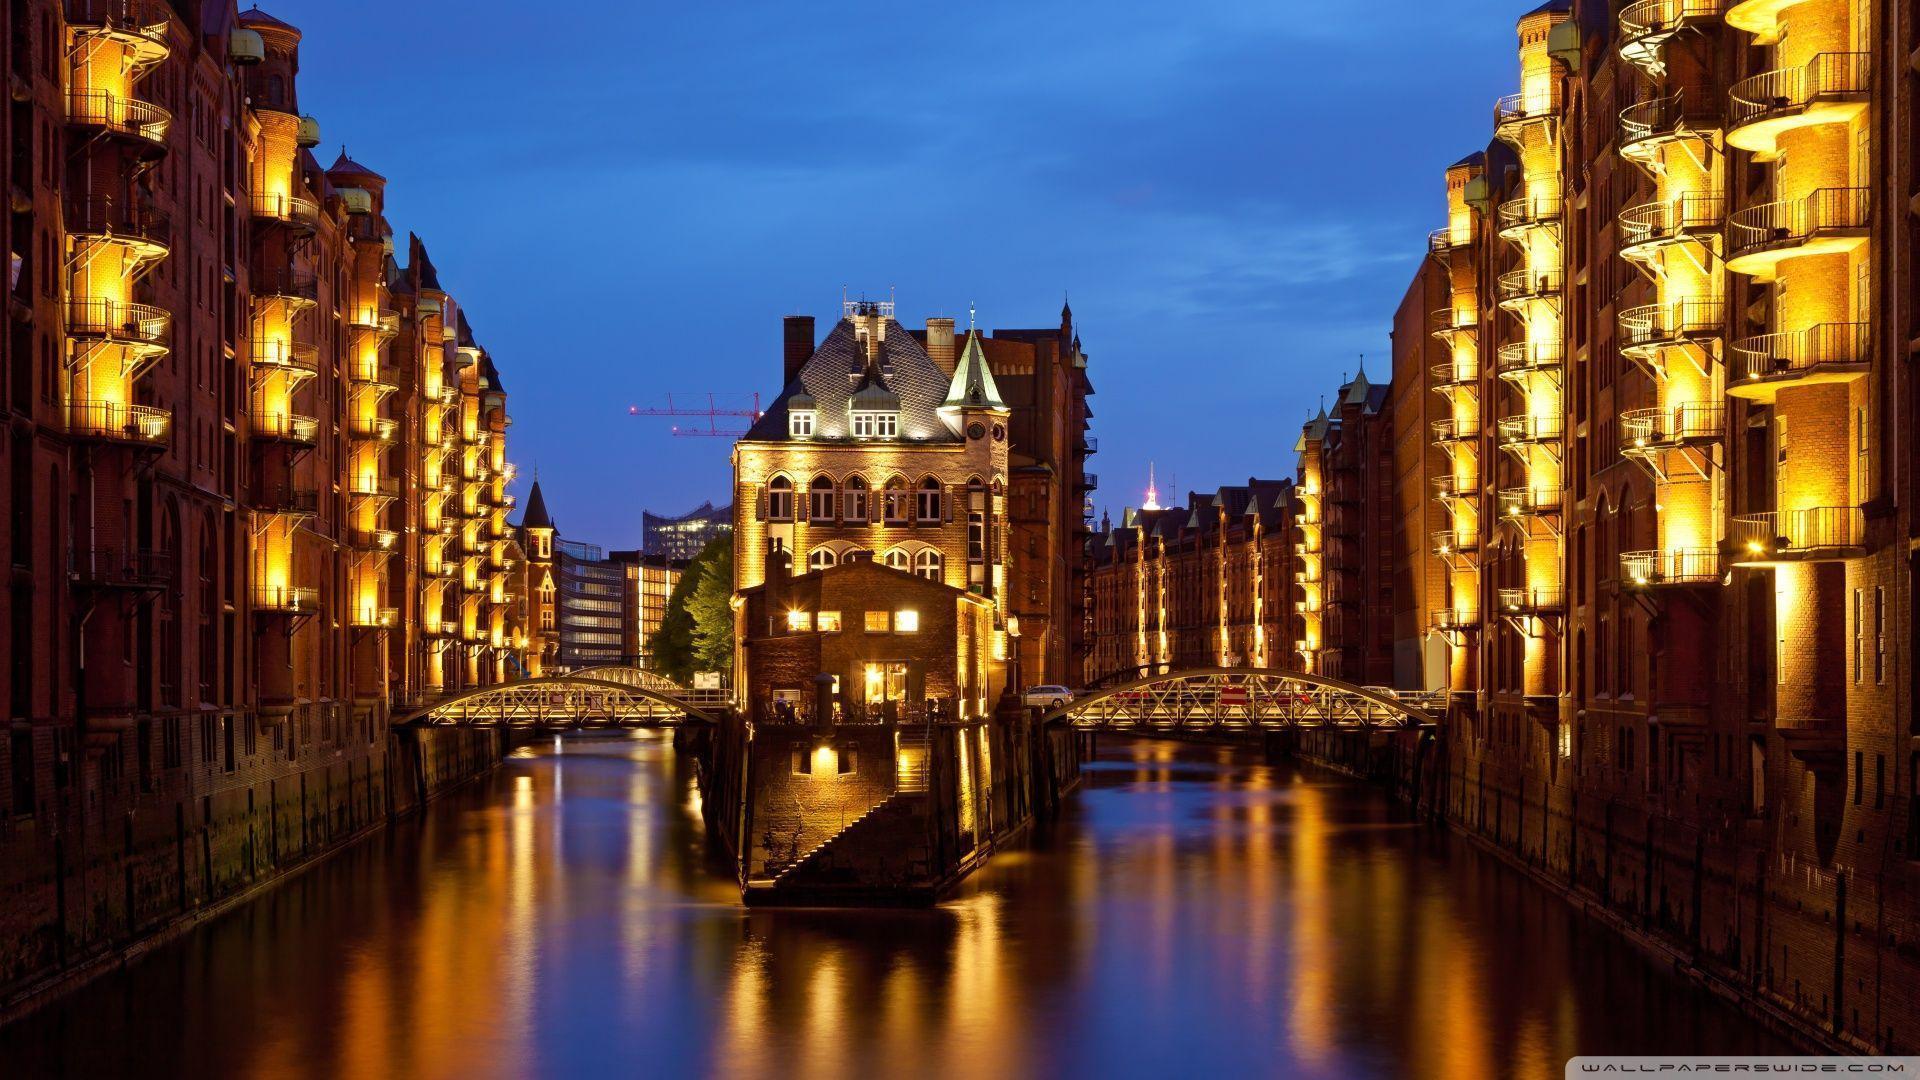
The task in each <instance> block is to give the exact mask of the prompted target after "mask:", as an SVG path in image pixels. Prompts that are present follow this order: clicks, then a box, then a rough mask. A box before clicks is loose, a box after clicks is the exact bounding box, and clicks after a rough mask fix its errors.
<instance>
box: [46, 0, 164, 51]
mask: <svg viewBox="0 0 1920 1080" xmlns="http://www.w3.org/2000/svg"><path fill="white" fill-rule="evenodd" d="M65 7H66V11H65V16H66V20H67V26H68V27H69V28H70V29H71V30H72V31H73V36H74V37H75V38H78V39H80V40H83V41H98V40H102V39H104V40H106V41H110V42H112V43H113V44H114V45H115V46H116V47H117V48H118V49H119V50H120V51H121V53H122V54H123V55H124V59H125V62H126V63H127V64H128V65H129V66H130V67H133V68H145V67H148V66H150V65H152V64H157V63H159V62H160V61H162V60H165V59H166V58H167V56H168V54H169V53H171V52H172V51H173V50H172V48H171V47H170V46H169V45H168V44H167V27H168V25H169V23H170V21H171V20H170V19H169V18H168V13H167V5H166V4H165V3H163V2H162V0H67V2H66V5H65Z"/></svg>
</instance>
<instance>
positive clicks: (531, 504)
mask: <svg viewBox="0 0 1920 1080" xmlns="http://www.w3.org/2000/svg"><path fill="white" fill-rule="evenodd" d="M520 527H521V528H523V529H551V528H553V516H552V515H551V514H549V513H547V498H546V496H545V495H543V494H541V493H540V481H538V480H535V481H534V482H533V487H532V488H530V489H528V491H527V512H526V515H525V516H523V517H522V518H521V519H520Z"/></svg>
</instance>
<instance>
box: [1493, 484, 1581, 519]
mask: <svg viewBox="0 0 1920 1080" xmlns="http://www.w3.org/2000/svg"><path fill="white" fill-rule="evenodd" d="M1564 498H1565V492H1564V491H1562V490H1561V489H1560V488H1558V487H1514V488H1501V489H1500V494H1499V503H1500V516H1501V517H1531V516H1535V515H1539V514H1558V513H1559V512H1560V504H1561V502H1562V501H1563V500H1564Z"/></svg>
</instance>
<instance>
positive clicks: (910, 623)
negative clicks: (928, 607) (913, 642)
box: [893, 610, 920, 634]
mask: <svg viewBox="0 0 1920 1080" xmlns="http://www.w3.org/2000/svg"><path fill="white" fill-rule="evenodd" d="M893 629H894V632H895V633H899V634H915V633H919V632H920V613H919V612H917V611H912V610H905V611H896V612H894V613H893Z"/></svg>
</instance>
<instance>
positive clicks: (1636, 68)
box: [1086, 0, 1920, 1049]
mask: <svg viewBox="0 0 1920 1080" xmlns="http://www.w3.org/2000/svg"><path fill="white" fill-rule="evenodd" d="M1875 25H1876V24H1875V23H1873V22H1872V21H1871V20H1870V19H1869V18H1868V17H1867V15H1866V14H1865V7H1864V5H1850V4H1848V3H1845V2H1844V0H1831V2H1829V0H1799V2H1789V3H1778V2H1773V0H1740V2H1735V3H1729V4H1720V3H1716V2H1709V0H1645V2H1641V3H1633V4H1628V5H1625V6H1624V7H1622V8H1621V10H1620V11H1619V12H1618V13H1617V15H1616V14H1610V13H1609V11H1608V10H1607V5H1604V4H1585V3H1573V4H1568V3H1563V2H1557V3H1550V4H1548V5H1546V6H1544V7H1541V8H1539V9H1537V10H1535V11H1533V12H1531V13H1529V14H1527V15H1526V16H1525V17H1524V18H1522V19H1521V20H1520V22H1519V25H1518V45H1519V48H1518V61H1519V64H1518V79H1519V92H1518V93H1517V94H1515V95H1513V96H1511V97H1507V98H1503V99H1501V100H1500V102H1499V103H1498V104H1497V106H1496V108H1495V110H1494V114H1493V123H1492V131H1491V134H1492V136H1493V138H1492V140H1491V141H1490V142H1489V143H1488V145H1487V146H1486V147H1485V148H1483V149H1478V150H1475V151H1474V152H1473V153H1471V154H1469V155H1467V156H1466V157H1464V158H1462V159H1461V160H1460V161H1459V162H1457V163H1456V164H1454V165H1452V166H1451V167H1449V168H1448V169H1446V170H1445V173H1444V188H1443V189H1442V190H1443V191H1444V203H1442V204H1441V210H1442V211H1443V213H1444V220H1445V225H1444V226H1443V227H1442V228H1440V229H1438V230H1436V231H1435V232H1434V233H1433V234H1432V236H1431V237H1430V238H1429V240H1428V250H1429V254H1430V256H1431V258H1430V259H1429V260H1428V261H1427V262H1426V263H1425V264H1424V265H1423V266H1422V268H1421V269H1420V271H1419V272H1418V274H1417V275H1416V276H1415V278H1414V281H1413V282H1412V284H1411V285H1410V287H1409V288H1408V290H1407V294H1406V298H1405V300H1404V301H1403V303H1402V305H1401V307H1400V310H1399V311H1398V313H1397V314H1396V315H1395V318H1394V320H1393V352H1394V365H1393V373H1392V384H1391V391H1390V393H1388V394H1387V395H1385V397H1384V399H1380V395H1377V394H1367V395H1366V396H1365V400H1366V401H1367V402H1368V403H1369V404H1368V407H1367V408H1362V409H1355V408H1353V404H1352V403H1353V402H1355V401H1356V399H1357V397H1358V396H1359V395H1357V394H1356V393H1354V386H1359V385H1361V381H1360V380H1356V381H1355V383H1354V384H1352V385H1350V386H1345V387H1342V388H1341V390H1340V398H1339V401H1340V403H1341V404H1340V407H1339V408H1338V409H1336V410H1334V411H1331V412H1328V411H1323V412H1322V413H1321V414H1320V415H1319V416H1316V417H1315V418H1314V419H1313V420H1311V421H1310V422H1309V423H1308V424H1307V425H1306V426H1305V428H1304V430H1303V434H1302V437H1301V440H1300V442H1299V444H1298V445H1297V448H1296V449H1297V452H1298V461H1299V463H1298V467H1297V471H1296V474H1295V476H1294V477H1293V478H1292V479H1291V480H1290V481H1279V482H1271V483H1269V482H1262V481H1252V482H1250V484H1249V485H1248V486H1246V487H1229V488H1221V489H1219V490H1218V491H1217V492H1214V493H1211V494H1195V495H1189V496H1187V499H1186V502H1185V504H1184V505H1175V506H1173V507H1170V508H1168V509H1166V510H1159V509H1140V510H1128V511H1126V512H1125V515H1124V518H1123V520H1122V521H1121V522H1120V523H1118V524H1117V525H1115V526H1113V527H1112V528H1110V529H1108V530H1106V531H1104V533H1103V534H1102V535H1101V536H1100V537H1097V538H1096V540H1095V543H1094V546H1093V556H1094V559H1095V570H1094V575H1093V580H1094V596H1095V603H1094V610H1093V619H1094V624H1095V627H1096V636H1095V640H1094V642H1093V645H1092V648H1091V650H1090V652H1089V662H1088V665H1087V668H1086V676H1087V678H1088V679H1089V680H1092V681H1099V680H1103V679H1105V680H1111V679H1113V678H1115V677H1122V676H1126V675H1130V674H1132V673H1136V672H1141V671H1155V670H1163V671H1164V670H1178V669H1180V668H1183V667H1194V666H1200V665H1219V666H1235V665H1239V664H1245V665H1251V666H1272V667H1280V668H1289V669H1293V670H1300V671H1311V672H1318V673H1321V674H1327V675H1334V676H1337V677H1340V678H1343V679H1346V680H1348V681H1352V682H1358V683H1380V684H1383V685H1384V684H1391V685H1394V686H1398V687H1401V688H1403V689H1407V690H1425V691H1432V692H1436V693H1443V694H1444V696H1445V706H1444V720H1443V722H1442V724H1441V725H1440V732H1439V734H1440V738H1439V740H1438V742H1437V751H1436V752H1437V756H1436V757H1435V758H1434V759H1433V762H1432V765H1433V767H1436V768H1438V769H1440V770H1442V772H1443V774H1444V777H1445V780H1444V794H1443V795H1442V796H1441V798H1440V800H1439V801H1440V803H1441V804H1442V805H1441V809H1442V810H1443V812H1444V813H1445V814H1446V815H1447V816H1449V817H1451V818H1452V819H1453V820H1454V821H1455V822H1456V823H1458V824H1460V825H1462V826H1464V827H1466V828H1468V829H1471V830H1473V831H1474V832H1476V833H1478V834H1480V835H1482V836H1484V837H1485V838H1486V839H1487V840H1488V841H1489V842H1491V843H1493V844H1496V845H1498V846H1499V847H1501V848H1503V849H1506V850H1507V851H1510V852H1511V853H1513V854H1514V855H1516V856H1518V857H1520V858H1522V859H1524V860H1526V862H1527V863H1528V864H1529V865H1531V866H1534V867H1537V868H1539V871H1540V872H1541V873H1544V874H1546V875H1547V876H1549V877H1550V878H1552V879H1553V880H1554V881H1556V882H1558V883H1560V884H1562V885H1564V886H1569V887H1571V888H1574V889H1576V890H1578V891H1579V892H1580V893H1581V894H1582V895H1585V896H1589V897H1591V898H1592V899H1593V900H1594V901H1595V902H1597V903H1599V904H1601V905H1603V906H1604V907H1605V908H1606V909H1607V910H1609V911H1610V912H1611V913H1612V915H1613V916H1614V917H1617V918H1618V919H1619V920H1621V922H1622V923H1623V924H1624V925H1627V926H1629V927H1631V928H1632V929H1633V930H1634V932H1636V933H1638V934H1640V935H1643V936H1644V937H1646V938H1647V939H1649V940H1651V941H1652V942H1654V943H1656V944H1657V945H1658V946H1659V947H1660V948H1664V949H1671V950H1676V951H1678V952H1680V953H1683V954H1685V955H1688V956H1691V957H1692V958H1693V961H1694V962H1695V963H1697V964H1699V965H1701V966H1702V968H1703V969H1704V970H1706V971H1708V972H1710V973H1711V974H1712V977H1714V978H1716V979H1719V980H1724V981H1725V982H1726V984H1728V985H1732V986H1737V987H1739V988H1740V992H1741V993H1743V994H1745V995H1747V996H1748V998H1749V999H1750V1000H1751V1001H1753V1002H1754V1003H1755V1004H1756V1005H1757V1006H1759V1007H1761V1008H1763V1009H1766V1010H1769V1011H1770V1012H1773V1013H1775V1014H1777V1015H1778V1016H1780V1017H1783V1018H1785V1019H1786V1022H1789V1023H1793V1024H1800V1025H1805V1026H1807V1027H1809V1028H1816V1029H1820V1030H1822V1031H1823V1032H1824V1033H1826V1034H1827V1035H1828V1036H1830V1037H1834V1038H1837V1039H1840V1040H1842V1041H1844V1042H1846V1043H1849V1044H1852V1045H1859V1046H1878V1047H1893V1046H1896V1045H1897V1046H1902V1047H1905V1048H1907V1049H1911V1047H1912V1045H1913V1043H1912V1038H1911V1033H1912V1032H1913V1031H1914V1030H1916V1024H1920V1017H1917V1016H1916V1015H1915V1002H1916V1001H1920V961H1916V959H1915V957H1914V954H1913V952H1912V943H1913V942H1914V940H1915V939H1916V935H1920V861H1916V860H1920V797H1917V796H1920V789H1916V786H1915V785H1916V775H1917V774H1920V742H1917V741H1916V739H1920V721H1916V713H1915V710H1914V679H1915V665H1914V664H1913V661H1912V644H1911V642H1912V638H1911V612H1912V607H1913V589H1914V585H1913V582H1914V580H1915V578H1914V574H1913V555H1912V551H1913V549H1914V546H1915V541H1914V537H1915V536H1916V535H1920V533H1917V532H1916V527H1917V525H1920V523H1916V521H1915V519H1914V517H1913V515H1912V511H1911V504H1912V502H1913V498H1914V495H1915V490H1914V488H1913V486H1912V485H1913V478H1914V476H1915V475H1916V473H1915V469H1914V466H1915V464H1916V463H1915V461H1914V459H1913V450H1912V447H1911V445H1910V444H1909V443H1908V442H1907V441H1905V440H1903V439H1902V438H1901V437H1900V435H1901V434H1902V433H1904V432H1907V431H1910V430H1912V427H1913V423H1914V416H1915V398H1914V390H1913V389H1912V387H1911V386H1909V385H1907V383H1908V381H1909V379H1908V375H1907V373H1908V371H1909V369H1910V364H1911V360H1912V354H1913V348H1914V346H1913V342H1914V341H1915V340H1920V338H1916V336H1915V335H1916V313H1915V304H1916V300H1915V293H1914V291H1913V289H1912V287H1911V286H1912V266H1913V250H1914V249H1913V245H1914V238H1915V231H1916V226H1915V224H1914V213H1915V212H1916V208H1920V195H1917V194H1916V186H1915V185H1916V178H1915V172H1914V164H1913V162H1914V154H1913V146H1912V144H1911V143H1910V142H1902V141H1896V137H1895V136H1896V130H1895V129H1893V128H1892V127H1890V126H1889V121H1890V114H1891V111H1892V110H1891V108H1890V106H1891V105H1892V104H1893V103H1894V102H1895V101H1896V100H1897V101H1898V102H1900V103H1901V104H1903V105H1910V103H1911V96H1912V80H1911V79H1902V78H1900V73H1901V72H1902V71H1903V70H1904V69H1905V66H1906V60H1907V50H1906V49H1902V48H1899V47H1897V40H1898V39H1897V38H1896V37H1895V35H1896V33H1906V34H1908V35H1909V36H1910V35H1911V34H1912V32H1913V29H1914V28H1913V27H1912V26H1911V25H1910V24H1909V25H1905V26H1900V25H1895V24H1882V25H1883V29H1882V30H1881V31H1880V33H1879V34H1878V35H1877V36H1876V35H1875V34H1874V33H1873V27H1874V26H1875ZM1909 44H1911V42H1909ZM1876 73H1878V79H1879V80H1880V81H1876ZM1908 135H1910V133H1907V134H1900V135H1898V138H1899V139H1906V138H1907V137H1908ZM1376 402H1377V403H1376ZM1356 432H1364V433H1366V435H1365V441H1366V443H1367V446H1366V448H1365V449H1360V450H1357V451H1356V452H1343V451H1342V449H1341V448H1342V447H1343V446H1345V445H1347V444H1348V443H1350V442H1352V441H1353V437H1354V433H1356ZM1343 484H1344V485H1347V486H1344V487H1343ZM1275 581H1280V582H1286V581H1291V583H1292V588H1291V589H1290V590H1288V589H1286V587H1285V586H1284V585H1282V586H1280V587H1279V588H1275V587H1274V585H1273V583H1274V582H1275ZM1356 586H1357V587H1356ZM1275 641H1280V642H1288V643H1290V644H1289V647H1286V648H1280V649H1274V648H1272V646H1271V645H1269V644H1268V643H1270V642H1275ZM1902 1031H1904V1032H1907V1033H1908V1035H1907V1037H1906V1038H1905V1039H1904V1041H1903V1040H1902V1039H1901V1038H1900V1036H1899V1035H1898V1034H1897V1033H1898V1032H1902Z"/></svg>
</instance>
